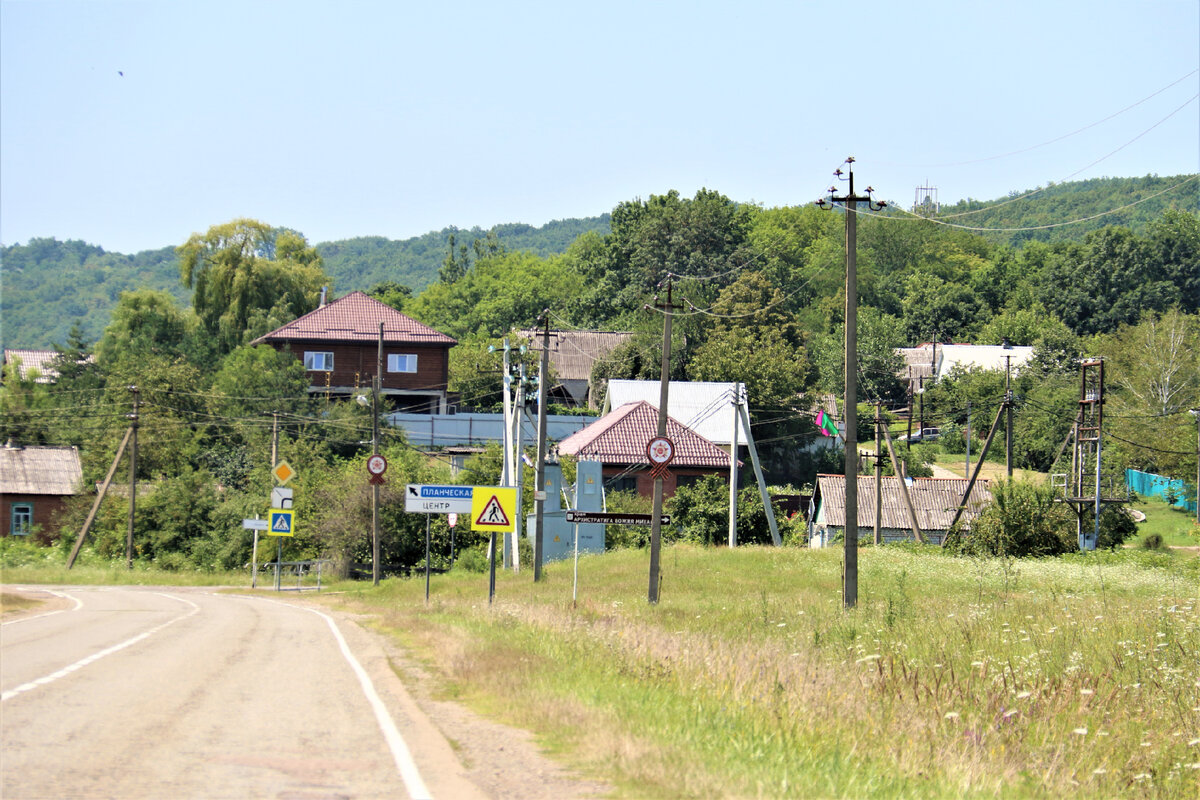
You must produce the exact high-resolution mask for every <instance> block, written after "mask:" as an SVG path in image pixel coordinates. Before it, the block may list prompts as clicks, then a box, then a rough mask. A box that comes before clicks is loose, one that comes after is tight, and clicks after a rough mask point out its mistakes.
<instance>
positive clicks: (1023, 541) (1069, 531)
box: [946, 481, 1078, 558]
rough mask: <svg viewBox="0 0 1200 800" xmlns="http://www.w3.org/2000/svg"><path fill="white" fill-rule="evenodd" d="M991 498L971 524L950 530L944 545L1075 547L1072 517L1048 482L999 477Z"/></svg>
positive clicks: (1000, 549) (1004, 552)
mask: <svg viewBox="0 0 1200 800" xmlns="http://www.w3.org/2000/svg"><path fill="white" fill-rule="evenodd" d="M992 498H993V502H992V504H991V505H990V506H988V507H987V508H986V509H984V511H983V513H982V514H980V515H979V516H978V517H977V518H976V519H975V521H974V522H973V523H972V524H971V530H970V531H968V532H964V531H962V529H961V528H958V529H956V530H952V531H951V532H950V534H949V535H948V536H947V538H946V548H947V549H948V550H951V551H955V552H958V553H961V554H964V555H989V556H1012V557H1018V558H1020V557H1024V556H1054V555H1059V554H1061V553H1066V552H1069V551H1071V550H1074V549H1076V547H1077V546H1078V545H1077V543H1076V541H1075V540H1076V537H1075V524H1074V523H1075V518H1074V515H1073V514H1072V513H1071V511H1070V510H1069V509H1068V508H1067V507H1066V506H1065V505H1063V504H1061V503H1056V502H1055V501H1054V492H1053V490H1052V489H1051V488H1050V487H1049V486H1041V485H1035V484H1032V483H1027V482H1023V481H999V482H997V483H996V484H995V485H994V486H993V487H992Z"/></svg>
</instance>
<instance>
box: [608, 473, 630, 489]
mask: <svg viewBox="0 0 1200 800" xmlns="http://www.w3.org/2000/svg"><path fill="white" fill-rule="evenodd" d="M604 485H605V486H606V487H608V490H609V491H610V492H636V491H637V476H636V475H623V476H621V477H619V478H609V479H608V480H606V481H605V482H604Z"/></svg>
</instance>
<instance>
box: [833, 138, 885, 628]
mask: <svg viewBox="0 0 1200 800" xmlns="http://www.w3.org/2000/svg"><path fill="white" fill-rule="evenodd" d="M846 164H847V172H848V175H847V177H846V178H843V177H842V171H841V169H838V170H836V171H835V172H834V173H833V174H834V175H835V176H837V179H838V180H846V181H848V182H849V184H850V191H849V192H847V193H846V194H844V195H842V196H840V197H839V196H837V195H836V194H834V192H835V191H836V187H833V186H831V187H830V188H829V201H828V203H845V204H846V315H845V316H846V360H845V379H846V382H845V401H844V404H845V409H846V411H845V417H846V419H845V426H846V431H845V435H846V460H845V462H846V463H845V471H846V537H845V565H844V568H843V572H844V575H843V578H842V605H843V606H845V607H846V608H853V607H854V606H855V605H857V604H858V429H857V428H858V394H857V391H858V383H857V381H858V273H857V260H856V258H857V254H856V249H857V247H858V210H857V209H858V204H859V203H860V202H865V203H866V204H867V208H868V209H869V210H871V211H878V210H880V209H882V208H884V207H885V206H886V205H887V204H886V203H882V202H881V203H875V202H874V201H873V200H872V199H871V193H872V192H873V191H874V189H872V188H871V187H870V186H868V187H867V193H866V194H865V195H856V194H855V193H854V158H853V157H851V158H847V159H846ZM828 203H827V202H826V201H825V200H824V199H822V200H818V201H817V205H818V206H819V207H821V208H824V207H825V206H826V205H828Z"/></svg>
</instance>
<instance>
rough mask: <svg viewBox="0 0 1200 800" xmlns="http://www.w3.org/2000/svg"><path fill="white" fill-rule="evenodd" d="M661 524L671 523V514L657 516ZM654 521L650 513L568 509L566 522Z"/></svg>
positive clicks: (619, 522)
mask: <svg viewBox="0 0 1200 800" xmlns="http://www.w3.org/2000/svg"><path fill="white" fill-rule="evenodd" d="M658 519H659V523H660V524H662V525H670V524H671V515H670V514H662V515H660V516H659V518H658ZM653 521H654V517H652V516H651V515H650V514H610V513H606V512H600V511H568V512H567V522H601V523H604V524H606V525H649V524H650V523H651V522H653Z"/></svg>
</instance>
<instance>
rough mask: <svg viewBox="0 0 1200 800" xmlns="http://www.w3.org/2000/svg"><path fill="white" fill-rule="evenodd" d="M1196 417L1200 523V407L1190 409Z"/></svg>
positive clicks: (1199, 521) (1199, 516)
mask: <svg viewBox="0 0 1200 800" xmlns="http://www.w3.org/2000/svg"><path fill="white" fill-rule="evenodd" d="M1188 413H1190V414H1191V415H1192V416H1193V417H1195V418H1196V522H1197V524H1200V408H1193V409H1190V410H1189V412H1188Z"/></svg>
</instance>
